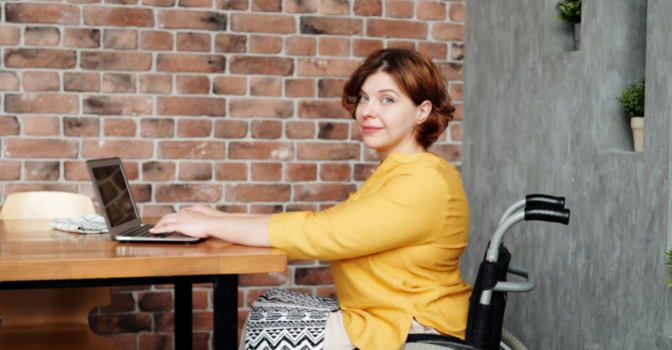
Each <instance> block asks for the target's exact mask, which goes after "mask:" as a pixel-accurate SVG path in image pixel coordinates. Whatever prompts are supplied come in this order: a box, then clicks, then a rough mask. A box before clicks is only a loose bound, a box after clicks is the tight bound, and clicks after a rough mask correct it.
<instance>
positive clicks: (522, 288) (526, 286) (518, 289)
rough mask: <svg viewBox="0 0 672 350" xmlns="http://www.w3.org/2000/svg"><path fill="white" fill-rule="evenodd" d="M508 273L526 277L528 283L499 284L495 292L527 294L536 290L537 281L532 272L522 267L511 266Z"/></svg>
mask: <svg viewBox="0 0 672 350" xmlns="http://www.w3.org/2000/svg"><path fill="white" fill-rule="evenodd" d="M508 272H509V273H510V274H513V275H517V276H520V277H524V278H526V279H527V282H497V285H495V288H494V290H495V291H497V292H512V293H525V292H531V291H532V290H534V287H536V285H537V281H536V279H535V278H534V273H533V272H532V271H528V270H525V269H524V268H522V267H518V266H513V265H509V270H508Z"/></svg>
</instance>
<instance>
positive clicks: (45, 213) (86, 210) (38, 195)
mask: <svg viewBox="0 0 672 350" xmlns="http://www.w3.org/2000/svg"><path fill="white" fill-rule="evenodd" d="M95 212H96V210H95V209H94V208H93V202H91V198H89V197H88V196H86V195H83V194H77V193H68V192H46V191H41V192H21V193H12V194H10V195H9V196H7V199H5V204H4V205H3V206H2V210H1V211H0V220H22V219H23V220H25V219H51V220H54V219H72V218H76V217H80V216H83V215H86V214H91V213H95Z"/></svg>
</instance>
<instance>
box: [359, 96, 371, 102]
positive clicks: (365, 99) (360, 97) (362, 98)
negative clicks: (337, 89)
mask: <svg viewBox="0 0 672 350" xmlns="http://www.w3.org/2000/svg"><path fill="white" fill-rule="evenodd" d="M359 99H360V100H361V101H368V100H369V98H368V97H366V96H359Z"/></svg>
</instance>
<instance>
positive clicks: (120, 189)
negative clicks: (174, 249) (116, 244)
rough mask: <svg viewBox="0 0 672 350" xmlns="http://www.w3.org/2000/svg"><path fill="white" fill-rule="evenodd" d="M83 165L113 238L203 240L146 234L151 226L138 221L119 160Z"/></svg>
mask: <svg viewBox="0 0 672 350" xmlns="http://www.w3.org/2000/svg"><path fill="white" fill-rule="evenodd" d="M86 167H87V168H88V169H89V175H91V182H93V188H95V190H96V194H97V195H98V200H99V201H100V206H101V207H102V208H101V209H102V212H103V216H104V217H105V222H106V223H107V228H108V230H109V232H110V237H111V238H112V240H113V241H120V242H154V243H196V242H199V241H202V240H203V239H199V238H195V237H190V236H187V235H184V234H182V233H179V232H164V233H157V234H152V233H149V229H151V228H152V227H154V225H151V224H143V223H142V221H140V215H138V211H137V209H136V206H135V201H134V200H133V194H132V193H131V190H130V188H129V186H128V180H127V179H126V173H125V172H124V167H123V165H122V164H121V159H119V158H107V159H92V160H89V161H87V162H86Z"/></svg>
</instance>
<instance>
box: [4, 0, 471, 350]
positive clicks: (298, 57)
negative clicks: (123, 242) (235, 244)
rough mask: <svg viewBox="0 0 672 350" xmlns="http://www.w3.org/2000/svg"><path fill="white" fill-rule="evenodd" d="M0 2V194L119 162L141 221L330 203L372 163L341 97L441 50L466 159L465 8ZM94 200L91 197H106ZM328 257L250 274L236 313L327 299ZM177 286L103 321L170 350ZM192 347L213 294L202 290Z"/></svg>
mask: <svg viewBox="0 0 672 350" xmlns="http://www.w3.org/2000/svg"><path fill="white" fill-rule="evenodd" d="M101 2H102V0H69V1H59V0H56V1H21V2H18V1H3V2H2V3H1V6H2V23H0V46H2V56H3V63H2V68H1V69H0V99H1V101H2V102H3V109H4V110H3V111H2V112H0V135H1V138H2V139H1V140H0V146H1V148H2V152H1V153H0V191H1V193H2V196H0V205H2V203H3V201H4V198H5V197H6V196H7V195H9V194H11V193H15V192H20V191H30V190H58V191H68V192H79V193H85V194H87V195H89V196H92V198H94V197H95V195H94V193H93V189H92V187H91V184H90V182H89V177H88V173H87V171H86V167H85V165H84V161H85V160H86V159H90V158H100V157H110V156H120V157H121V158H123V159H124V164H125V167H126V170H127V173H128V175H129V177H130V179H131V184H132V185H131V186H132V190H133V193H134V196H135V199H136V201H137V202H139V207H140V210H141V213H142V215H144V216H160V215H163V214H166V213H170V212H173V211H174V210H178V209H179V208H181V207H184V206H188V205H190V204H192V203H196V202H205V203H207V204H209V205H212V206H213V207H216V208H218V209H220V210H224V211H229V212H253V213H276V212H282V211H293V210H311V211H314V210H320V209H323V208H326V207H329V206H331V205H333V204H335V203H337V202H338V201H340V200H343V199H345V198H346V197H347V195H348V193H350V192H352V191H354V190H355V189H356V188H357V186H358V185H360V184H361V183H362V182H363V181H364V180H365V179H366V178H367V177H368V176H369V175H370V174H371V172H372V171H373V170H374V169H375V167H376V165H377V157H376V154H375V152H373V151H371V150H369V149H366V148H365V147H364V146H363V144H362V143H361V142H360V140H361V137H360V136H359V135H358V133H357V131H356V129H355V128H353V126H352V121H351V119H349V118H348V115H347V113H345V112H344V111H343V110H342V109H341V108H340V107H339V105H338V97H339V95H340V89H341V86H342V84H343V82H344V80H345V79H347V77H348V76H349V74H350V73H351V72H352V70H353V69H354V67H356V66H357V64H358V63H359V62H360V61H361V59H362V57H365V56H366V55H367V54H368V53H369V52H371V51H373V50H375V49H379V48H383V47H406V48H412V49H416V50H418V51H420V52H423V53H425V54H427V55H429V56H431V57H432V58H434V59H435V60H436V62H437V63H438V64H439V66H440V68H441V72H442V75H443V77H444V79H446V80H447V81H448V82H449V84H450V93H451V96H452V97H453V99H454V101H455V102H456V104H457V107H458V109H457V113H456V115H457V121H456V122H453V123H452V125H451V126H450V129H449V131H448V132H447V133H446V135H445V136H444V137H442V139H441V141H439V142H438V144H437V145H436V146H435V147H434V148H433V151H434V152H436V153H438V154H440V155H441V156H443V157H444V158H445V159H447V160H448V161H451V162H453V163H454V164H456V165H459V164H460V161H461V146H460V144H461V140H462V125H461V120H462V108H461V102H460V101H461V100H462V59H463V51H464V44H463V40H464V20H465V9H464V7H465V4H464V2H460V1H445V0H442V1H439V0H432V1H394V0H390V1H381V0H105V2H104V4H103V3H101ZM94 199H95V198H94ZM331 283H332V281H331V275H330V273H329V269H328V265H327V264H326V262H317V261H296V262H293V263H292V264H291V265H290V268H289V271H288V272H287V273H281V274H271V275H249V276H241V277H240V285H241V288H240V294H239V299H240V303H239V305H240V310H241V311H240V317H241V319H243V318H244V317H245V316H246V315H247V310H249V304H250V303H251V301H252V300H253V299H254V298H255V297H256V296H258V295H260V294H261V293H263V292H264V291H265V290H266V289H267V288H269V287H270V286H280V287H283V288H291V289H295V290H299V291H303V292H307V293H313V294H318V295H323V296H331V295H333V291H334V290H333V285H332V284H331ZM170 288H171V287H170V286H146V287H141V288H133V289H115V291H114V295H113V304H112V305H111V306H110V307H107V308H101V309H100V310H94V313H93V315H92V317H91V322H92V327H93V329H94V330H95V331H96V332H98V333H101V334H106V335H108V336H109V337H110V338H111V339H113V340H114V341H115V342H117V343H119V344H120V345H122V347H123V348H124V349H168V348H172V343H173V341H172V333H171V331H172V290H171V289H170ZM194 308H195V309H197V311H196V313H195V323H194V325H195V327H196V328H197V331H196V334H195V343H196V349H207V348H209V347H211V345H210V342H211V340H212V337H211V334H210V333H211V332H210V329H211V328H212V321H211V312H212V304H211V296H210V290H209V289H208V287H207V286H196V287H195V288H194Z"/></svg>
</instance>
